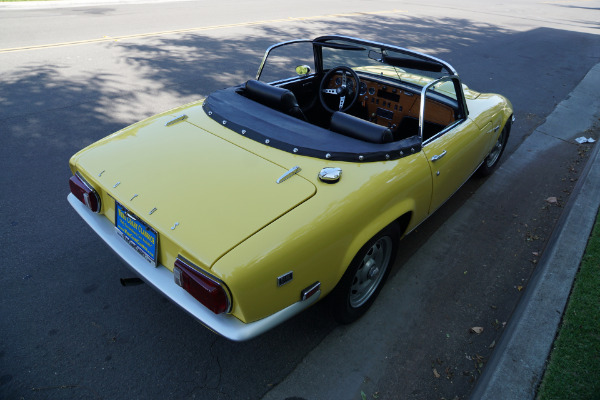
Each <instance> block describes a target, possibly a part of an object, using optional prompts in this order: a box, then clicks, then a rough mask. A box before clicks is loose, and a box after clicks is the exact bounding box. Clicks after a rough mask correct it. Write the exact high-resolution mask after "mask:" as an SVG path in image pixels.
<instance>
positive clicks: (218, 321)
mask: <svg viewBox="0 0 600 400" xmlns="http://www.w3.org/2000/svg"><path fill="white" fill-rule="evenodd" d="M356 71H358V72H365V71H368V68H366V69H365V70H363V71H361V70H360V69H359V68H356ZM371 72H373V71H371ZM378 74H379V75H382V76H383V75H384V74H383V72H382V71H379V72H378ZM418 79H419V78H418V77H417V80H418ZM413 80H415V78H414V77H413ZM408 81H410V77H409V76H408V74H407V75H406V76H405V82H408ZM434 81H435V80H434V79H429V78H423V82H421V83H420V84H419V85H420V86H422V87H424V86H426V85H427V84H430V83H432V82H434ZM443 83H444V82H441V84H443ZM446 83H448V82H446ZM413 84H416V83H414V82H413ZM460 87H461V90H463V91H464V92H463V93H464V95H462V97H463V98H464V102H465V106H466V109H468V116H466V115H465V117H464V118H462V119H461V120H460V121H456V123H454V125H453V126H449V127H448V128H447V129H446V130H444V131H443V132H442V133H443V134H441V135H439V137H436V138H432V139H430V140H429V141H424V142H423V143H422V146H421V147H420V148H417V149H413V150H414V152H411V153H410V154H406V155H404V156H402V157H399V158H398V157H396V158H394V159H385V160H380V161H368V162H361V161H360V160H358V159H357V160H344V159H328V158H327V157H326V156H323V157H313V156H307V155H305V154H301V153H302V152H297V153H295V152H293V151H284V150H282V149H280V148H277V147H274V146H273V145H270V144H269V143H265V141H258V140H256V139H252V138H250V137H247V136H246V135H245V134H240V132H239V130H237V131H236V129H233V128H231V125H232V121H229V120H220V119H218V118H216V117H215V116H214V115H211V112H210V111H207V110H210V107H207V104H206V103H205V101H198V102H195V103H192V104H188V105H186V106H183V107H180V108H177V109H174V110H171V111H168V112H165V113H163V114H160V115H157V116H154V117H151V118H149V119H147V120H144V121H142V122H139V123H136V124H134V125H132V126H130V127H127V128H125V129H123V130H121V131H119V132H116V133H114V134H112V135H110V136H108V137H106V138H104V139H102V140H100V141H98V142H96V143H94V144H92V145H90V146H88V147H86V148H85V149H83V150H81V151H80V152H78V153H77V154H75V155H74V156H73V157H72V158H71V160H70V168H71V171H72V172H73V174H74V175H76V176H78V177H80V178H81V179H82V181H84V182H85V183H86V185H87V186H89V187H91V188H93V190H94V191H95V192H96V193H97V196H98V198H99V204H100V205H101V206H100V209H99V210H98V212H93V211H91V210H90V209H88V207H86V205H85V204H84V203H82V201H80V200H81V199H77V198H76V196H75V195H74V194H70V195H69V201H70V203H71V204H72V205H73V207H74V208H75V209H76V210H77V212H78V213H79V214H80V215H81V216H82V217H83V218H84V219H85V220H86V222H88V224H90V226H91V227H92V228H93V229H94V230H95V231H96V232H97V233H98V234H99V235H100V236H101V237H102V238H103V239H104V240H105V241H106V242H107V243H108V245H109V246H110V247H111V248H112V249H113V250H114V251H115V252H116V253H117V254H118V255H119V256H120V257H121V258H122V259H123V260H125V262H126V263H127V264H128V265H129V266H130V267H131V268H133V269H134V270H135V271H136V272H137V273H138V274H139V275H140V276H141V277H142V279H143V280H144V281H146V282H147V283H149V284H151V285H153V286H154V287H155V288H157V289H158V290H159V291H161V292H162V293H164V294H165V295H166V296H167V297H169V298H170V299H171V300H173V301H174V302H175V303H177V304H179V305H180V306H181V307H183V308H184V309H186V310H187V311H188V312H190V313H191V314H192V315H193V316H194V317H195V318H197V319H198V320H200V321H201V322H202V323H203V324H205V325H206V326H207V327H209V328H210V329H212V330H214V331H216V332H218V333H219V334H222V335H224V336H226V337H228V338H230V339H232V340H245V339H248V338H251V337H254V336H256V335H258V334H260V333H262V332H264V331H266V330H268V329H270V328H272V327H273V326H275V325H277V324H279V323H281V322H282V321H284V320H285V319H286V318H289V317H290V316H292V315H294V314H296V313H297V312H299V311H301V310H303V309H305V308H306V307H308V306H310V305H311V304H313V303H314V302H315V301H317V300H318V299H321V298H323V297H325V295H327V294H328V293H330V292H331V291H333V290H334V288H336V285H337V284H338V282H340V279H342V277H343V276H344V273H345V272H346V270H347V269H348V266H349V265H350V264H351V262H352V261H353V259H354V258H355V257H356V255H357V253H359V251H360V250H361V248H363V246H364V245H365V243H367V242H368V241H369V240H370V239H371V238H373V237H374V236H375V235H376V234H377V233H378V232H380V231H381V230H383V229H384V228H386V227H387V226H388V225H390V224H394V223H398V224H399V226H400V227H401V234H402V235H404V234H407V233H408V232H410V231H411V230H413V229H414V228H415V227H416V226H418V225H419V224H420V223H421V222H422V221H423V220H425V219H426V218H427V217H428V216H429V215H430V214H431V213H432V212H434V211H435V210H436V209H437V208H438V207H440V206H441V205H442V204H443V203H444V202H445V201H446V200H447V199H448V198H449V197H450V196H451V195H452V194H453V193H454V192H455V191H456V190H458V188H459V187H460V186H461V185H462V184H463V183H464V182H465V181H466V180H467V179H468V178H469V177H470V176H471V175H472V174H473V173H474V172H475V171H476V170H477V169H478V167H480V165H481V164H482V162H484V161H485V160H486V157H487V156H488V154H490V152H492V150H493V149H494V146H495V145H496V144H497V143H498V141H499V137H500V134H501V132H503V131H505V127H506V130H508V129H509V127H510V123H511V117H512V107H511V105H510V102H509V101H508V100H506V99H505V98H504V97H502V96H499V95H492V94H480V93H477V92H475V91H472V90H469V89H467V88H466V87H463V86H462V85H461V86H460ZM439 91H440V92H443V90H442V89H441V87H440V89H439ZM418 95H419V94H418V93H415V96H418ZM423 98H425V97H423ZM208 102H210V98H209V100H208ZM276 112H277V111H276ZM290 118H291V117H290ZM507 134H508V133H507ZM442 153H443V154H444V156H443V158H440V159H438V160H436V161H435V162H433V161H432V157H434V156H436V155H440V154H442ZM293 167H299V168H298V169H297V170H295V171H294V172H293V173H290V174H288V175H286V172H288V171H290V170H291V169H292V168H293ZM328 167H329V168H339V169H341V171H342V175H341V178H339V180H338V181H336V182H334V183H330V182H327V181H323V180H321V179H320V178H319V174H320V172H321V171H322V170H323V169H324V168H328ZM278 180H280V182H279V183H278V182H277V181H278ZM116 203H118V204H120V205H121V206H122V209H123V210H124V211H123V212H129V213H131V214H130V215H131V217H132V218H134V219H135V220H137V219H139V220H140V222H141V223H143V224H144V225H147V226H148V227H149V228H150V229H152V230H153V231H155V232H156V240H157V243H156V260H153V261H152V262H148V261H147V260H146V259H144V258H143V257H141V256H140V254H139V252H140V250H139V248H138V249H137V250H136V249H135V248H134V247H132V246H131V245H130V244H129V243H127V242H126V241H125V240H123V238H122V237H120V236H119V235H117V234H116V233H115V224H116V215H117V212H116V208H115V207H116ZM153 240H154V239H153ZM178 258H180V259H182V260H186V262H188V263H189V264H192V265H193V266H194V268H198V269H199V270H202V271H203V272H204V273H206V275H207V276H209V277H211V278H213V279H214V280H215V281H216V282H219V283H220V284H222V285H224V286H225V287H226V291H227V295H228V296H229V300H228V301H229V302H230V308H229V309H228V310H227V312H225V313H220V314H214V313H213V312H211V311H210V310H207V309H206V308H205V307H204V306H203V305H202V304H201V303H199V302H198V301H197V300H196V299H194V298H193V297H192V296H191V295H190V294H189V293H188V292H186V291H185V290H184V289H183V288H182V287H180V286H178V285H177V284H176V283H175V282H174V279H173V269H174V265H175V263H176V260H177V259H178ZM290 272H291V274H289V273H290ZM288 274H289V275H288ZM282 277H288V278H289V282H288V281H285V282H284V281H283V280H284V279H288V278H282ZM316 283H318V284H319V285H318V286H317V287H316V290H315V293H314V295H312V296H311V297H310V298H308V299H305V300H302V299H301V297H302V293H303V291H305V290H307V289H308V288H311V287H313V285H315V284H316Z"/></svg>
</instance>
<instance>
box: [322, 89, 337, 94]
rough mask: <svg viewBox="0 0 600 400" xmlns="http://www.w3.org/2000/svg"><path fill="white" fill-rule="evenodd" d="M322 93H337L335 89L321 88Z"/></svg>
mask: <svg viewBox="0 0 600 400" xmlns="http://www.w3.org/2000/svg"><path fill="white" fill-rule="evenodd" d="M323 93H327V94H337V89H323Z"/></svg>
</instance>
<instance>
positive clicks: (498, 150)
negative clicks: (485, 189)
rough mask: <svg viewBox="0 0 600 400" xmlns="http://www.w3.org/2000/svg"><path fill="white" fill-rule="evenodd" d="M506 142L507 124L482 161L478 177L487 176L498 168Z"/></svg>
mask: <svg viewBox="0 0 600 400" xmlns="http://www.w3.org/2000/svg"><path fill="white" fill-rule="evenodd" d="M507 141H508V123H507V124H506V125H504V129H502V132H500V136H498V140H497V141H496V144H495V145H494V147H493V148H492V150H491V151H490V153H489V154H488V155H487V157H486V158H485V160H483V164H481V166H480V167H479V169H478V170H477V175H479V176H488V175H490V174H491V173H492V172H494V170H495V169H496V168H498V161H499V160H500V156H501V155H502V153H504V148H505V147H506V142H507Z"/></svg>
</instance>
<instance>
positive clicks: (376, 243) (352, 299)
mask: <svg viewBox="0 0 600 400" xmlns="http://www.w3.org/2000/svg"><path fill="white" fill-rule="evenodd" d="M399 240H400V230H399V228H398V226H397V225H396V224H392V225H389V226H388V227H386V228H385V229H383V230H382V231H381V232H379V233H378V234H377V235H375V236H374V237H373V238H372V239H371V240H369V241H368V242H367V243H366V244H365V245H364V246H363V247H362V248H361V249H360V251H359V252H358V253H357V254H356V256H355V257H354V259H353V260H352V262H351V263H350V266H349V267H348V269H347V270H346V272H345V273H344V275H343V276H342V279H341V280H340V281H339V282H338V284H337V286H336V287H335V289H334V290H333V291H332V292H331V295H330V296H329V299H330V305H331V312H332V314H333V317H334V318H335V320H336V321H337V322H339V323H341V324H349V323H351V322H354V321H356V320H357V319H358V318H360V317H361V316H362V315H363V314H364V313H365V312H366V311H367V310H368V309H369V307H371V305H372V304H373V302H374V301H375V299H376V298H377V296H378V295H379V292H380V291H381V288H382V287H383V285H384V283H385V281H386V280H387V278H388V276H389V274H390V271H391V269H392V265H393V264H394V260H395V258H396V252H397V250H398V241H399Z"/></svg>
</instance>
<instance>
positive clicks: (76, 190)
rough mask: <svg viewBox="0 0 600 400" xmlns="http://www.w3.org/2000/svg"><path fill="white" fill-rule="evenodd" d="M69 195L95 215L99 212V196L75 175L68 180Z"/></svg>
mask: <svg viewBox="0 0 600 400" xmlns="http://www.w3.org/2000/svg"><path fill="white" fill-rule="evenodd" d="M69 187H70V188H71V193H73V195H74V196H75V197H77V198H78V199H79V201H81V202H82V203H83V204H85V205H86V206H87V207H88V208H89V209H90V210H92V211H93V212H95V213H98V212H100V196H98V193H97V192H96V191H95V190H94V188H93V187H92V186H91V185H90V184H89V183H87V181H86V180H85V179H84V178H83V177H82V176H81V175H80V174H79V173H76V174H75V175H73V176H72V177H71V178H70V179H69Z"/></svg>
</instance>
